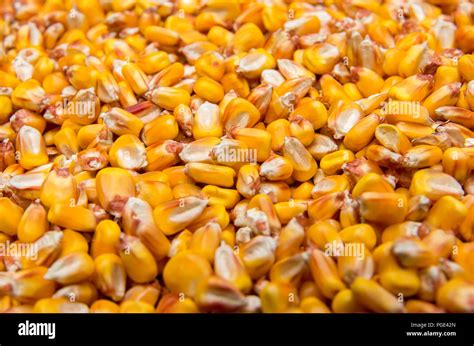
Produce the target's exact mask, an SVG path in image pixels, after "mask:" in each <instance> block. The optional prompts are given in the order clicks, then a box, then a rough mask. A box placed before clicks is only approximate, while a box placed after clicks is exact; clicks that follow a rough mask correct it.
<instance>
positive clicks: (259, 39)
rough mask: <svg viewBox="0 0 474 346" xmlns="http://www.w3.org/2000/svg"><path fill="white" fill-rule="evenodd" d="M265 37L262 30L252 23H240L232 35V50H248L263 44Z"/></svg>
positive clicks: (238, 51)
mask: <svg viewBox="0 0 474 346" xmlns="http://www.w3.org/2000/svg"><path fill="white" fill-rule="evenodd" d="M264 42H265V38H264V36H263V34H262V31H261V30H260V28H259V27H258V26H256V25H255V24H254V23H246V24H244V25H242V26H241V27H240V28H239V29H238V30H237V31H236V32H235V35H234V42H233V45H234V51H235V52H236V53H240V52H248V51H249V50H250V49H252V48H260V47H262V46H263V44H264Z"/></svg>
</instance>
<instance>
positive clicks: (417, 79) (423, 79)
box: [389, 74, 433, 101]
mask: <svg viewBox="0 0 474 346" xmlns="http://www.w3.org/2000/svg"><path fill="white" fill-rule="evenodd" d="M432 85H433V76H431V75H421V74H418V75H413V76H411V77H408V78H406V79H404V80H403V81H401V82H400V83H397V84H395V85H394V86H392V87H391V88H390V91H389V96H390V97H393V98H395V99H397V100H400V101H422V100H423V99H424V98H426V96H428V94H429V93H430V90H431V88H432Z"/></svg>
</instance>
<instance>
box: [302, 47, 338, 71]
mask: <svg viewBox="0 0 474 346" xmlns="http://www.w3.org/2000/svg"><path fill="white" fill-rule="evenodd" d="M340 57H341V56H340V53H339V50H338V49H337V47H336V46H334V45H332V44H328V43H317V44H315V45H314V46H312V47H310V48H307V49H305V51H304V54H303V64H304V66H305V67H306V68H307V69H308V70H310V71H311V72H313V73H315V74H325V73H329V72H331V70H332V68H333V67H334V65H335V64H336V63H337V62H338V61H339V59H340Z"/></svg>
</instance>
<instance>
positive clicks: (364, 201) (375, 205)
mask: <svg viewBox="0 0 474 346" xmlns="http://www.w3.org/2000/svg"><path fill="white" fill-rule="evenodd" d="M359 203H360V214H361V216H362V217H363V218H364V219H366V220H368V221H371V222H379V223H382V224H393V223H397V222H402V221H403V220H404V219H405V216H406V214H407V211H408V201H407V198H406V196H405V195H402V194H399V193H394V192H364V193H362V194H361V195H360V197H359Z"/></svg>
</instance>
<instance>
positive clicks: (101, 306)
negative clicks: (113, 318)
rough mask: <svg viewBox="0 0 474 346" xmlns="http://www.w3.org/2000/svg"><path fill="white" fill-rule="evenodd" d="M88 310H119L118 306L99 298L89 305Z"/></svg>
mask: <svg viewBox="0 0 474 346" xmlns="http://www.w3.org/2000/svg"><path fill="white" fill-rule="evenodd" d="M90 312H93V313H118V312H120V308H119V306H118V305H117V304H116V303H114V302H111V301H109V300H106V299H99V300H96V301H95V302H93V303H92V305H91V306H90Z"/></svg>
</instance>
